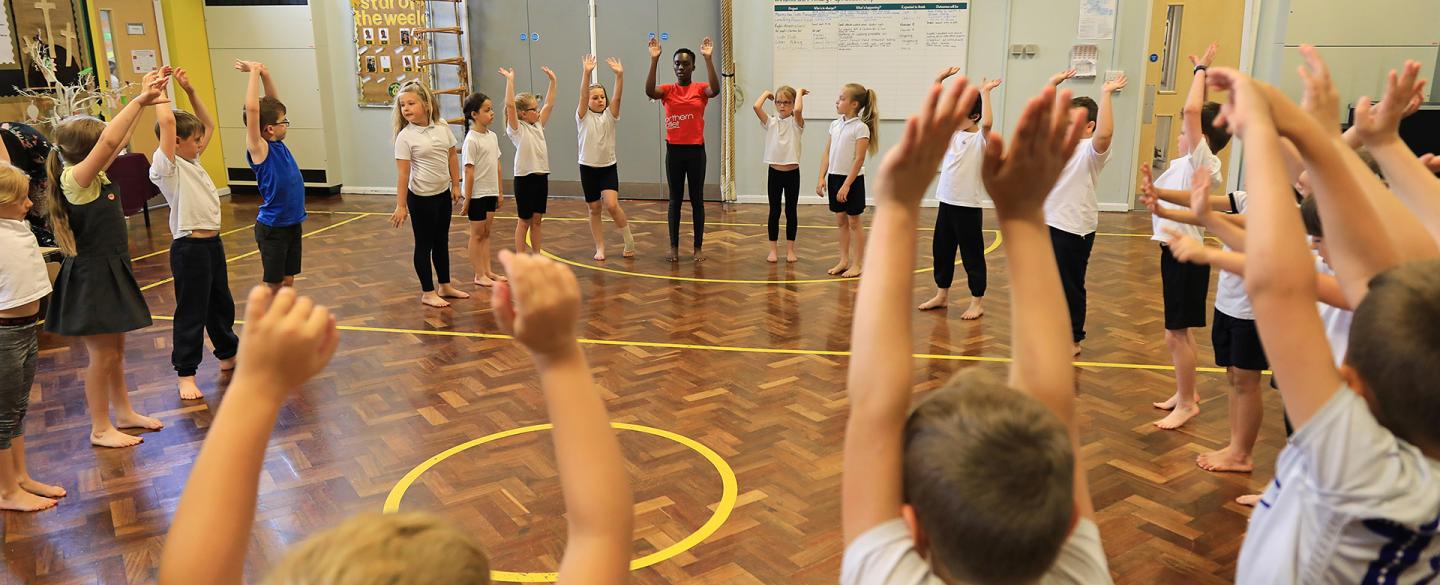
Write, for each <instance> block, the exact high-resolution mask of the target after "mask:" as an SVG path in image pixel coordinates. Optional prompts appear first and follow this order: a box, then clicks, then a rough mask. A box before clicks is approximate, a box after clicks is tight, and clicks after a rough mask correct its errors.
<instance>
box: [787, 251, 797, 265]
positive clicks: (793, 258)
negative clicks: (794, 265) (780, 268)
mask: <svg viewBox="0 0 1440 585" xmlns="http://www.w3.org/2000/svg"><path fill="white" fill-rule="evenodd" d="M799 260H800V257H799V256H796V255H795V252H794V251H790V252H786V253H785V261H786V262H798V261H799Z"/></svg>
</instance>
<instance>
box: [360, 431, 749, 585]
mask: <svg viewBox="0 0 1440 585" xmlns="http://www.w3.org/2000/svg"><path fill="white" fill-rule="evenodd" d="M610 426H611V427H613V428H616V429H620V430H626V431H636V432H640V433H645V434H648V435H654V436H657V437H661V438H664V439H670V440H671V441H675V442H676V443H680V444H681V445H684V446H686V447H689V448H690V449H691V450H692V451H695V452H696V453H699V454H700V456H702V457H704V458H705V460H706V461H709V462H710V464H711V465H713V466H715V471H716V472H718V473H719V474H720V503H718V504H716V505H715V512H714V513H712V514H711V515H710V519H709V520H706V521H705V524H703V525H701V526H700V528H699V529H698V530H696V531H695V532H692V533H690V535H689V536H686V537H685V538H683V539H680V540H679V541H678V542H676V543H675V544H672V545H670V546H667V547H665V548H662V549H660V550H657V551H655V552H653V553H650V554H648V555H645V556H643V557H640V558H638V559H635V560H632V561H630V570H632V571H634V570H637V569H643V568H645V567H649V566H651V565H655V564H658V563H661V562H664V561H667V560H670V559H672V558H675V557H677V556H679V555H680V554H681V553H684V552H685V551H688V550H690V549H692V548H694V547H695V545H697V544H700V543H701V542H702V541H704V540H705V539H706V538H709V537H710V535H712V534H715V531H717V530H719V529H720V525H721V524H724V523H725V520H727V519H728V518H730V512H732V511H733V510H734V509H735V502H736V500H737V499H738V497H739V493H740V489H739V482H738V480H737V479H736V478H735V470H734V469H731V468H730V464H729V463H726V462H725V460H724V459H723V458H721V457H720V454H718V453H716V452H715V451H714V450H712V449H710V448H709V447H706V446H705V445H704V444H702V443H700V442H699V441H696V440H694V439H691V438H690V437H686V436H684V435H681V434H678V433H672V432H670V431H666V430H661V429H657V428H654V427H647V426H643V425H636V424H630V423H620V422H612V423H610ZM553 428H555V425H553V424H550V423H545V424H538V425H530V426H528V427H520V428H518V429H511V430H508V431H500V432H498V433H493V434H490V435H485V436H483V437H480V438H478V439H473V440H470V441H466V442H464V443H461V444H459V445H456V446H454V447H451V448H449V449H446V450H444V451H441V452H440V453H439V454H437V455H435V456H434V457H431V458H429V459H426V460H425V461H424V462H422V463H421V464H420V465H417V466H415V468H414V469H411V470H410V472H409V473H406V474H405V476H404V477H402V478H400V481H399V482H398V483H396V484H395V487H393V488H391V489H390V494H389V495H388V496H386V497H385V509H384V511H385V513H386V514H393V513H395V512H398V511H400V500H401V499H402V498H404V497H405V492H406V491H407V490H409V489H410V486H411V485H412V484H414V483H415V481H416V480H417V479H419V478H420V475H421V474H423V473H425V472H426V471H429V470H430V468H432V467H435V466H436V465H439V464H440V462H441V461H444V460H446V459H449V458H450V457H452V456H454V455H456V454H458V453H460V452H461V451H465V450H466V449H470V448H471V447H477V446H480V445H484V444H486V443H490V442H494V441H498V440H500V439H504V438H507V437H514V436H516V435H523V434H526V433H533V432H538V431H544V430H549V429H553ZM490 578H491V579H493V580H495V581H505V582H510V583H552V582H554V581H557V580H559V579H560V574H559V573H534V572H516V571H496V570H491V571H490Z"/></svg>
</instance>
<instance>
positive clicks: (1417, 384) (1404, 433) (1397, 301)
mask: <svg viewBox="0 0 1440 585" xmlns="http://www.w3.org/2000/svg"><path fill="white" fill-rule="evenodd" d="M1436 299H1440V260H1435V259H1430V260H1416V261H1412V262H1408V263H1405V264H1402V265H1400V266H1398V267H1396V268H1392V269H1390V270H1388V271H1386V272H1383V273H1381V274H1380V275H1379V276H1376V277H1375V278H1373V279H1371V281H1370V292H1369V293H1368V294H1366V295H1365V300H1363V301H1361V302H1360V306H1358V307H1355V318H1354V320H1353V321H1352V322H1351V325H1350V345H1349V349H1348V350H1347V351H1346V354H1345V362H1346V363H1348V364H1349V365H1350V367H1352V368H1354V369H1355V373H1356V374H1358V375H1359V377H1360V379H1361V380H1364V381H1365V385H1366V387H1367V388H1369V390H1370V394H1371V396H1373V397H1374V410H1375V411H1376V412H1375V418H1376V419H1377V420H1379V421H1380V424H1381V425H1384V426H1385V428H1386V429H1388V430H1389V431H1390V432H1391V433H1394V434H1395V436H1396V437H1399V438H1400V439H1404V440H1405V441H1407V442H1409V443H1411V444H1413V445H1417V446H1421V447H1429V448H1434V447H1436V446H1440V426H1437V425H1436V424H1435V421H1437V420H1440V393H1437V392H1435V383H1434V368H1435V360H1436V358H1440V329H1436V327H1435V323H1437V322H1440V302H1437V301H1436Z"/></svg>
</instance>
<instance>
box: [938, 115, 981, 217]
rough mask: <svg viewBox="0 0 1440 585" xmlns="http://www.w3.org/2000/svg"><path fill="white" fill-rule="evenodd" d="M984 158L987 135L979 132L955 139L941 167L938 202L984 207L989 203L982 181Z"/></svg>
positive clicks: (958, 135) (947, 148) (958, 133)
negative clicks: (981, 171) (981, 166)
mask: <svg viewBox="0 0 1440 585" xmlns="http://www.w3.org/2000/svg"><path fill="white" fill-rule="evenodd" d="M984 158H985V133H984V132H980V131H979V130H978V129H977V130H976V131H975V132H956V133H955V135H954V136H951V137H950V146H948V147H946V148H945V159H944V160H943V161H941V163H940V180H939V182H938V184H937V185H936V186H935V198H936V199H938V200H939V201H940V202H941V203H946V204H949V205H958V206H960V207H981V206H982V204H983V203H984V201H985V185H984V184H983V183H982V182H981V181H980V163H981V162H983V160H984Z"/></svg>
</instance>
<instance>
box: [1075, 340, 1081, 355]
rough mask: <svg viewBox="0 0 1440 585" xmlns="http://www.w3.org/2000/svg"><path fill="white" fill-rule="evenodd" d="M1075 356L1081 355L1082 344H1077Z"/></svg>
mask: <svg viewBox="0 0 1440 585" xmlns="http://www.w3.org/2000/svg"><path fill="white" fill-rule="evenodd" d="M1075 355H1080V343H1079V342H1076V343H1075Z"/></svg>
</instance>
